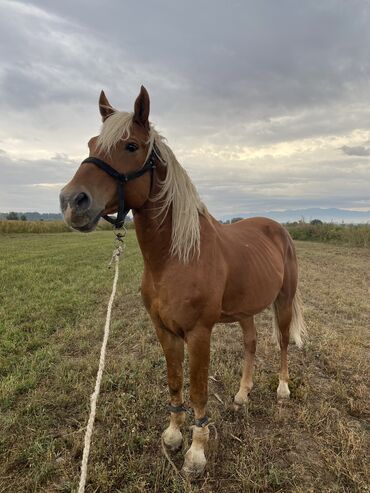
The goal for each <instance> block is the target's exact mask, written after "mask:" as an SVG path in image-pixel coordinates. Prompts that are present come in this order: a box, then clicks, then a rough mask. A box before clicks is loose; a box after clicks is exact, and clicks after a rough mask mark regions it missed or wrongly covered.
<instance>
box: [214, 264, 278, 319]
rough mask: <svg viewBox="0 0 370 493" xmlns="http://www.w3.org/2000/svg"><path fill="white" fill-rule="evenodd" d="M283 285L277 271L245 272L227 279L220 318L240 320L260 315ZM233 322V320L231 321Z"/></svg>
mask: <svg viewBox="0 0 370 493" xmlns="http://www.w3.org/2000/svg"><path fill="white" fill-rule="evenodd" d="M282 284H283V274H282V273H280V272H279V271H270V272H269V273H268V274H267V273H261V272H260V273H258V272H255V273H253V272H246V273H245V275H244V277H243V274H242V273H240V272H239V273H238V275H237V276H236V275H235V276H234V277H233V278H232V279H229V282H228V283H227V285H226V289H225V293H224V297H223V300H222V315H221V316H222V317H223V318H224V319H232V318H234V319H235V320H240V318H243V317H248V316H252V315H255V314H257V313H260V312H261V311H263V310H264V309H265V308H267V307H268V306H270V305H271V304H272V303H273V302H274V301H275V299H276V297H277V295H278V294H279V291H280V289H281V287H282ZM231 321H233V320H231Z"/></svg>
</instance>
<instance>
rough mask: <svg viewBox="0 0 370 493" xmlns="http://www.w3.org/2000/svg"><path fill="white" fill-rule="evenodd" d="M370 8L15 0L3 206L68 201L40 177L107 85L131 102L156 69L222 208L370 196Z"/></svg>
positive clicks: (92, 119)
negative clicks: (368, 158)
mask: <svg viewBox="0 0 370 493" xmlns="http://www.w3.org/2000/svg"><path fill="white" fill-rule="evenodd" d="M354 13H355V15H354ZM369 20H370V5H369V4H368V2H366V1H364V0H363V1H361V0H354V1H353V2H347V1H346V0H324V1H323V2H296V1H295V0H282V1H281V2H274V1H273V0H269V1H268V0H266V1H262V2H254V1H252V0H248V1H238V0H235V1H233V2H231V3H230V4H227V5H226V4H225V2H221V1H211V0H204V1H202V2H195V0H190V1H189V2H185V3H184V2H171V1H170V0H158V2H150V1H143V2H138V3H136V4H133V3H132V2H128V1H122V0H112V1H110V2H109V3H107V4H104V5H103V4H102V2H100V1H98V0H91V1H90V2H89V4H88V7H87V4H86V2H82V1H81V0H77V1H76V0H74V1H72V0H64V1H63V2H52V1H50V0H33V1H30V2H27V3H26V2H21V1H9V0H3V1H2V2H1V3H0V56H1V58H0V59H1V62H0V95H1V97H0V112H1V113H0V114H1V118H2V125H1V126H0V147H1V148H2V149H4V151H6V153H7V154H4V153H1V152H0V158H1V159H0V166H1V168H0V174H1V178H0V208H1V209H3V210H8V209H10V208H12V209H14V208H16V205H18V204H19V207H20V208H21V209H22V208H24V209H26V208H27V209H29V207H28V203H29V202H32V206H30V208H40V209H41V208H43V210H49V211H54V210H56V209H57V206H56V204H57V189H56V188H54V189H53V188H47V187H46V186H44V188H42V187H41V186H39V188H37V187H38V185H37V184H50V183H59V182H64V181H67V180H68V179H69V177H70V176H71V174H72V173H73V169H74V168H75V167H76V165H75V163H78V162H79V160H80V159H81V158H82V157H83V155H84V153H85V152H86V142H87V140H88V139H89V137H90V136H91V135H94V134H96V132H97V131H98V127H99V117H98V112H97V105H96V100H97V97H98V94H99V91H100V89H102V88H104V89H106V91H107V94H108V96H109V98H110V99H111V102H112V103H113V104H114V105H116V106H117V107H119V108H121V109H131V108H132V105H133V101H134V98H135V97H136V94H137V92H138V89H139V87H140V84H141V83H144V84H145V85H146V86H147V87H148V89H149V91H150V94H151V101H152V116H151V117H152V120H153V121H154V122H156V124H158V125H157V127H158V128H159V129H160V130H163V133H164V135H166V136H167V137H168V139H169V143H170V145H171V146H172V147H173V148H174V150H175V151H176V152H177V154H178V155H179V157H180V158H181V159H182V160H183V162H184V163H185V164H186V165H187V167H188V168H189V170H190V172H191V175H192V176H193V177H194V180H195V182H196V184H197V186H199V189H200V192H201V194H202V196H203V197H204V199H205V201H206V202H208V203H209V204H210V208H211V210H212V211H214V212H215V213H221V212H222V210H223V209H233V211H235V213H238V211H240V212H242V211H244V210H251V209H254V210H266V209H267V208H272V207H279V208H281V207H295V208H297V207H300V206H302V207H306V206H308V205H310V206H311V205H312V206H313V205H317V206H320V205H321V206H324V205H326V206H341V207H356V204H358V205H357V206H358V207H367V206H368V205H369V206H370V204H369V199H368V197H369V196H370V187H369V186H368V185H367V184H368V183H370V169H369V167H368V166H367V163H366V162H365V159H360V161H361V162H359V161H358V160H356V159H355V158H356V157H357V156H358V157H364V156H368V155H369V148H368V147H366V146H365V145H364V142H366V140H367V139H369V138H370V132H369V130H368V122H369V121H370V109H368V105H367V104H364V101H368V100H370V84H369V78H370V31H369V29H368V25H369ZM279 146H280V147H279ZM287 149H288V150H287ZM289 149H290V150H289ZM338 149H340V150H341V152H339V151H338ZM20 186H24V187H25V190H23V191H22V193H21V194H17V192H16V190H17V187H20ZM12 187H14V188H12ZM11 190H13V192H14V193H13V192H11ZM22 197H24V198H25V200H24V204H22V200H23V198H22ZM26 202H27V203H26ZM364 204H366V205H364Z"/></svg>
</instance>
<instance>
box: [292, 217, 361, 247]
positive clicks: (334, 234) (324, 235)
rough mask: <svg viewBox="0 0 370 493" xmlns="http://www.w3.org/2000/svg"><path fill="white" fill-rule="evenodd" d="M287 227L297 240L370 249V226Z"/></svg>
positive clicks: (324, 225) (332, 224) (300, 225)
mask: <svg viewBox="0 0 370 493" xmlns="http://www.w3.org/2000/svg"><path fill="white" fill-rule="evenodd" d="M285 227H286V228H287V230H288V231H289V233H290V234H291V236H292V237H293V239H295V240H304V241H320V242H323V243H333V244H337V245H347V246H356V247H365V248H366V247H367V248H369V247H370V225H369V224H334V223H323V224H309V223H293V224H286V225H285Z"/></svg>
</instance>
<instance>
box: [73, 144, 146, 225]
mask: <svg viewBox="0 0 370 493" xmlns="http://www.w3.org/2000/svg"><path fill="white" fill-rule="evenodd" d="M154 162H155V153H154V150H153V151H152V152H151V154H150V156H149V158H148V159H147V161H145V163H144V166H143V167H142V168H140V169H139V170H138V171H133V172H132V173H127V174H126V175H125V174H124V173H118V171H117V170H115V169H114V168H112V166H110V165H109V164H108V163H106V162H105V161H102V160H101V159H99V158H97V157H88V158H86V159H84V160H83V161H82V163H81V164H84V163H91V164H95V166H97V167H98V168H100V169H101V170H102V171H104V172H105V173H107V175H109V176H111V177H112V178H113V179H114V180H115V181H116V182H117V193H118V211H117V218H114V217H111V216H108V215H104V216H103V218H104V219H105V220H106V221H108V222H109V223H111V224H114V226H115V227H116V228H117V229H119V228H122V226H123V224H124V222H125V218H126V216H127V213H128V211H129V210H130V207H125V192H124V186H123V185H124V184H125V183H127V182H129V181H132V180H135V179H136V178H139V177H140V176H142V175H144V174H145V173H146V172H147V171H150V172H151V177H152V179H153V169H154V168H155V164H154ZM150 187H152V183H151V185H150Z"/></svg>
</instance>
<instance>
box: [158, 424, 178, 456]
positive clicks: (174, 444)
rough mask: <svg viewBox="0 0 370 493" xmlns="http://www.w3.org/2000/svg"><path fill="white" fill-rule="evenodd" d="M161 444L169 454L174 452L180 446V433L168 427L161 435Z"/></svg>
mask: <svg viewBox="0 0 370 493" xmlns="http://www.w3.org/2000/svg"><path fill="white" fill-rule="evenodd" d="M162 438H163V443H164V444H165V445H166V447H167V448H168V449H169V450H171V452H176V451H177V450H179V449H180V448H181V446H182V433H181V431H180V430H179V429H176V428H173V427H172V426H169V427H168V428H167V429H166V430H165V431H164V432H163V433H162Z"/></svg>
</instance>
